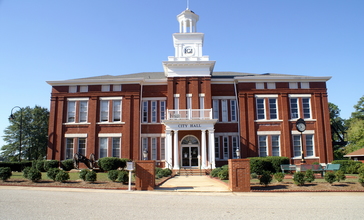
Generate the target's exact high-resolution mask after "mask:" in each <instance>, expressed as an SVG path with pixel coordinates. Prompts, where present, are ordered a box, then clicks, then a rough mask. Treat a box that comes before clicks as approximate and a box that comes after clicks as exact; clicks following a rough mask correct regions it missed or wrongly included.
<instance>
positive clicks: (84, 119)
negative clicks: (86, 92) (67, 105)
mask: <svg viewBox="0 0 364 220" xmlns="http://www.w3.org/2000/svg"><path fill="white" fill-rule="evenodd" d="M87 103H88V102H87V101H81V102H80V111H79V115H80V119H79V121H80V122H87Z"/></svg>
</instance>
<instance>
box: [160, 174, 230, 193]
mask: <svg viewBox="0 0 364 220" xmlns="http://www.w3.org/2000/svg"><path fill="white" fill-rule="evenodd" d="M155 190H156V191H158V190H163V191H180V192H231V191H230V190H229V188H228V186H227V185H226V184H224V183H222V182H219V181H218V180H214V179H211V178H210V177H209V176H175V177H173V178H171V179H169V180H167V181H166V182H165V183H163V184H162V185H160V186H159V187H156V188H155Z"/></svg>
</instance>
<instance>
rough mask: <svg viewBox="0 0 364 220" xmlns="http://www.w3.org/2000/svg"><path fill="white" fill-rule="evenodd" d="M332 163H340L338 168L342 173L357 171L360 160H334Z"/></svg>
mask: <svg viewBox="0 0 364 220" xmlns="http://www.w3.org/2000/svg"><path fill="white" fill-rule="evenodd" d="M331 163H332V164H340V170H341V171H343V172H344V173H358V170H357V169H358V168H359V167H360V165H361V164H362V162H360V161H354V160H334V161H332V162H331Z"/></svg>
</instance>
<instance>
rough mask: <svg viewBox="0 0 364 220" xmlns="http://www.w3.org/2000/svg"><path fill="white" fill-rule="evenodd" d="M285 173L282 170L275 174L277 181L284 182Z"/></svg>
mask: <svg viewBox="0 0 364 220" xmlns="http://www.w3.org/2000/svg"><path fill="white" fill-rule="evenodd" d="M284 176H285V174H284V173H282V172H279V173H275V174H274V179H275V180H277V182H282V181H283V179H284Z"/></svg>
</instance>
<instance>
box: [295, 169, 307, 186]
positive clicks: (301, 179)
mask: <svg viewBox="0 0 364 220" xmlns="http://www.w3.org/2000/svg"><path fill="white" fill-rule="evenodd" d="M293 182H294V183H295V184H296V185H297V186H303V185H305V182H306V178H305V173H303V172H295V173H294V174H293Z"/></svg>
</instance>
